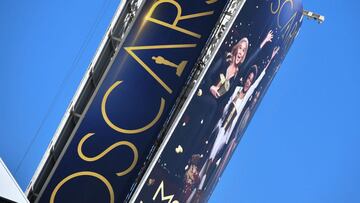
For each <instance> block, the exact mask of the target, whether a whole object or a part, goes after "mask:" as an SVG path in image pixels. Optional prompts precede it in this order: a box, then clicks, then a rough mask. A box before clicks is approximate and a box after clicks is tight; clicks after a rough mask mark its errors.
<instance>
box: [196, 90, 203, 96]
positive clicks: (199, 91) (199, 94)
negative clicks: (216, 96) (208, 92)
mask: <svg viewBox="0 0 360 203" xmlns="http://www.w3.org/2000/svg"><path fill="white" fill-rule="evenodd" d="M202 94H203V92H202V89H199V90H198V92H197V96H199V97H201V96H202Z"/></svg>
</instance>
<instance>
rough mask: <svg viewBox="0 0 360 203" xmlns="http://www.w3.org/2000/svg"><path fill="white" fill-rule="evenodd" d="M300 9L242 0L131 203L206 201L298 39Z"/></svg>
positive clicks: (284, 1)
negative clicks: (243, 2) (227, 29)
mask: <svg viewBox="0 0 360 203" xmlns="http://www.w3.org/2000/svg"><path fill="white" fill-rule="evenodd" d="M302 11H303V8H302V3H301V1H300V0H249V1H246V3H245V4H244V6H243V8H242V9H241V11H240V13H239V14H238V16H237V18H236V20H235V21H234V23H233V24H232V26H231V28H230V29H229V31H228V33H227V34H226V37H225V38H224V40H223V42H222V45H221V47H220V48H219V50H218V52H217V53H216V55H215V57H214V59H213V61H212V62H211V64H210V65H209V66H208V67H207V68H206V70H205V71H206V73H205V74H204V77H203V78H202V79H201V81H200V83H199V84H198V87H195V88H196V91H194V93H193V95H192V96H191V97H190V98H189V99H188V102H187V105H186V106H185V107H184V113H183V114H182V115H180V119H179V122H178V123H175V124H174V128H173V131H171V132H169V134H168V135H167V138H168V141H167V142H164V143H163V144H162V146H161V147H160V149H161V150H159V151H158V152H157V155H156V156H155V157H157V158H156V159H155V160H153V162H152V163H153V165H152V166H151V167H150V168H149V169H148V171H147V172H146V174H145V176H144V177H143V179H142V181H141V184H140V186H139V187H138V188H137V190H136V192H135V195H134V197H133V200H135V202H172V203H175V202H205V201H206V200H207V199H208V198H209V196H210V194H211V192H212V190H213V189H214V186H215V185H216V183H217V181H218V180H219V177H220V175H221V173H222V172H223V170H224V168H225V167H226V165H227V163H228V161H229V159H230V157H231V155H232V154H233V152H234V150H235V147H236V146H237V144H238V143H239V141H240V139H241V137H242V135H243V133H244V131H245V128H246V126H247V125H248V123H249V121H250V119H251V117H252V116H253V114H254V111H255V110H256V107H257V106H258V105H259V102H260V100H261V98H262V97H263V95H264V93H265V92H266V90H267V88H268V87H269V84H270V83H271V81H272V79H273V77H274V76H275V74H276V72H277V71H278V69H279V67H280V64H281V63H282V61H283V60H284V58H285V56H286V53H287V52H288V49H289V47H290V46H291V44H292V42H293V40H294V38H295V37H296V36H297V33H298V30H299V28H300V26H301V23H302ZM165 139H166V138H165Z"/></svg>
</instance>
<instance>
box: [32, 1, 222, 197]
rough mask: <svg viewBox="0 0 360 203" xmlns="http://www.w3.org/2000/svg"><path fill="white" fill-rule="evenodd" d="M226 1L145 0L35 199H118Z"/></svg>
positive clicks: (134, 174)
mask: <svg viewBox="0 0 360 203" xmlns="http://www.w3.org/2000/svg"><path fill="white" fill-rule="evenodd" d="M226 2H227V1H225V0H221V1H217V0H209V1H208V0H196V1H194V0H181V1H175V0H146V1H145V3H144V4H143V6H142V7H141V11H140V12H139V15H138V16H137V17H136V20H135V22H134V24H133V27H132V28H131V30H130V32H129V34H128V35H127V37H126V38H125V41H124V44H123V45H122V46H121V47H120V51H119V53H118V54H117V55H116V58H115V60H114V61H113V64H112V65H111V67H109V68H108V70H107V72H106V74H105V78H103V80H102V83H101V85H100V87H99V88H98V89H97V90H96V93H95V94H94V96H93V97H92V99H91V101H90V102H89V105H88V106H87V107H86V109H85V115H84V116H83V117H82V119H81V120H80V122H79V124H78V126H77V128H76V130H75V133H73V134H72V135H71V137H70V139H69V141H68V142H67V144H66V147H65V149H64V150H63V152H62V154H61V156H60V159H59V160H58V161H57V163H56V165H55V167H54V169H53V170H52V172H51V174H50V176H49V178H48V180H47V181H46V183H45V186H44V187H43V188H42V190H41V192H40V195H39V197H38V198H37V200H36V202H41V203H43V202H44V203H45V202H46V203H49V202H50V203H53V202H62V203H63V202H66V203H71V202H87V203H90V202H96V203H105V202H124V200H125V199H126V197H127V195H128V194H129V191H130V189H131V187H132V186H133V184H134V183H135V182H136V178H137V177H138V174H139V173H140V171H141V169H142V168H143V167H144V163H145V161H146V159H147V156H148V155H149V153H150V151H151V150H152V147H153V145H154V144H155V142H156V140H157V138H158V136H159V133H160V131H161V129H162V128H163V126H164V123H165V121H167V119H168V118H169V115H170V113H171V112H172V111H171V110H172V108H173V106H174V104H175V101H176V99H177V98H178V96H179V94H180V92H181V90H182V88H183V87H184V86H185V83H186V81H187V79H188V77H189V74H190V73H191V70H192V68H193V67H194V64H195V62H196V61H197V59H198V57H199V55H200V53H201V50H202V49H203V47H204V45H205V43H206V41H207V40H208V38H209V36H210V34H211V31H212V30H213V28H214V26H215V24H216V22H217V21H218V19H219V16H220V15H221V13H222V11H223V9H224V7H225V4H226Z"/></svg>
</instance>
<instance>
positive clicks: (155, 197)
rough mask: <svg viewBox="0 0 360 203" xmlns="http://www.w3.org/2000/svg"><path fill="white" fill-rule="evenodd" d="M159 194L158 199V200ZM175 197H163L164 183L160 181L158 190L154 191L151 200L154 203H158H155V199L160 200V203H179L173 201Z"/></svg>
mask: <svg viewBox="0 0 360 203" xmlns="http://www.w3.org/2000/svg"><path fill="white" fill-rule="evenodd" d="M159 193H160V197H159V198H158V196H159ZM174 196H175V195H167V196H165V186H164V181H161V183H160V185H159V187H158V189H157V190H156V192H155V194H154V196H153V198H152V200H153V201H155V202H159V201H157V199H160V201H167V203H179V201H178V200H173V199H174Z"/></svg>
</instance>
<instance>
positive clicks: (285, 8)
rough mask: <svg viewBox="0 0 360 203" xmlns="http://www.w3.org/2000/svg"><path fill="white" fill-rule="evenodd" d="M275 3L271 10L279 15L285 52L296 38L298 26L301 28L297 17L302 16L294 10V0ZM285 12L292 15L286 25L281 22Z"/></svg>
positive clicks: (278, 22)
mask: <svg viewBox="0 0 360 203" xmlns="http://www.w3.org/2000/svg"><path fill="white" fill-rule="evenodd" d="M275 2H276V3H274V2H272V3H271V5H270V10H271V13H272V14H274V15H277V27H278V28H279V29H280V30H281V32H282V34H281V37H282V38H283V40H284V50H287V49H288V47H289V45H290V43H291V41H292V39H294V38H295V37H296V34H297V30H298V29H297V28H298V26H300V25H299V23H298V22H297V21H296V17H297V16H298V15H302V14H298V13H297V12H296V11H295V10H294V0H276V1H275ZM283 12H286V13H289V12H291V13H292V15H291V16H290V17H289V19H287V21H285V23H284V22H280V19H281V16H282V14H283Z"/></svg>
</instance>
